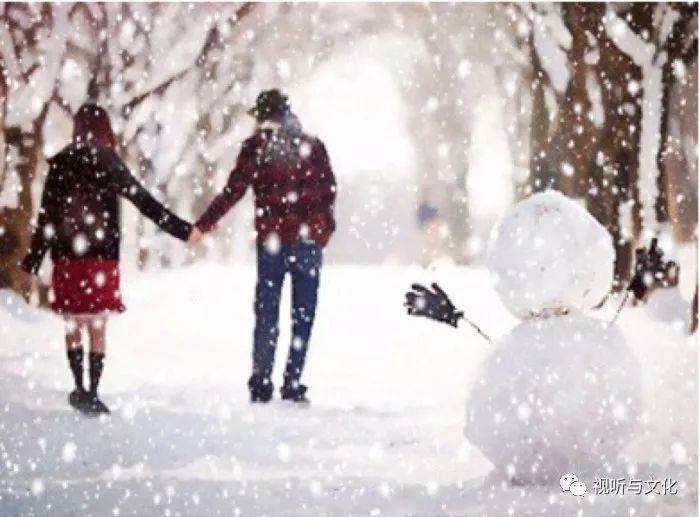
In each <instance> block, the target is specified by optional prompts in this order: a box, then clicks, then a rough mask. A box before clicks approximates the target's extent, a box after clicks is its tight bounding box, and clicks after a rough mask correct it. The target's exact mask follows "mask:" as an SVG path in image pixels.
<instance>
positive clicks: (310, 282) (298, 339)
mask: <svg viewBox="0 0 700 517" xmlns="http://www.w3.org/2000/svg"><path fill="white" fill-rule="evenodd" d="M322 261H323V249H322V248H321V246H319V245H318V244H314V243H305V242H299V243H296V244H291V245H283V246H281V248H280V249H279V251H278V252H277V253H272V252H270V251H268V250H266V249H265V247H264V246H260V245H259V246H258V283H257V286H256V288H255V332H254V336H253V339H254V345H253V375H254V376H258V378H261V379H265V380H269V379H270V376H271V375H272V369H273V367H274V361H275V349H276V348H277V337H278V336H279V312H280V296H281V293H282V285H283V283H284V277H285V275H286V274H287V273H289V274H290V275H291V277H292V343H291V346H290V348H289V356H288V358H287V367H286V369H285V372H284V383H285V386H288V387H296V386H297V385H298V384H299V379H300V377H301V372H302V370H303V369H304V361H305V359H306V351H307V349H308V346H309V337H310V336H311V327H312V326H313V323H314V316H315V314H316V301H317V294H318V285H319V277H320V274H321V265H322Z"/></svg>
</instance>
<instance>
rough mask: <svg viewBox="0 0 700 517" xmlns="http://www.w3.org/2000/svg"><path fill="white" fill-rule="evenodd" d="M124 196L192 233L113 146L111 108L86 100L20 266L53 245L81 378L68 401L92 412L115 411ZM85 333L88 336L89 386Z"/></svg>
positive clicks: (175, 229) (58, 297)
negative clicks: (105, 380)
mask: <svg viewBox="0 0 700 517" xmlns="http://www.w3.org/2000/svg"><path fill="white" fill-rule="evenodd" d="M119 197H125V198H127V199H128V200H129V201H131V202H132V203H133V204H134V205H135V206H136V208H138V209H139V210H140V211H141V213H143V214H144V215H145V216H146V217H148V218H149V219H151V220H152V221H153V222H155V223H156V224H157V225H158V226H160V227H161V228H162V229H163V230H164V231H166V232H168V233H170V234H171V235H173V236H175V237H177V238H178V239H181V240H183V241H185V240H187V239H188V238H189V237H190V235H191V233H192V225H190V223H188V222H186V221H183V220H182V219H180V218H179V217H177V216H176V215H175V214H173V213H171V212H170V211H169V210H168V209H166V208H165V207H164V206H163V205H161V204H160V203H159V202H158V201H157V200H156V199H155V198H153V196H151V195H150V194H149V193H148V191H146V190H145V189H144V188H143V187H142V186H141V185H140V184H139V182H138V181H137V180H136V179H135V178H134V177H133V176H132V175H131V173H130V172H129V170H128V169H127V167H126V166H125V165H124V163H123V162H122V161H121V160H120V159H119V157H118V156H117V154H116V153H115V136H114V133H113V131H112V126H111V123H110V120H109V116H108V115H107V112H106V111H105V110H104V109H102V108H101V107H99V106H97V105H94V104H85V105H83V106H82V107H81V108H80V109H79V110H78V113H77V114H76V116H75V119H74V131H73V141H72V142H71V144H70V145H68V146H67V147H66V148H64V149H63V150H62V151H61V152H59V153H58V154H57V155H55V156H54V157H52V158H51V159H50V160H49V173H48V176H47V178H46V183H45V184H44V191H43V194H42V199H41V208H40V209H39V217H38V220H37V225H36V228H35V230H34V234H33V236H32V242H31V248H30V250H29V253H28V254H27V256H26V257H25V259H24V261H23V264H22V267H23V269H24V270H25V271H27V272H29V273H31V274H36V273H37V272H38V270H39V267H40V266H41V262H42V260H43V258H44V255H45V254H46V253H47V252H48V251H50V253H51V259H52V261H53V263H54V268H53V275H52V279H51V287H52V291H53V301H52V303H51V307H52V309H53V310H54V311H55V312H57V313H59V314H62V315H63V316H64V317H65V320H66V348H67V354H68V362H69V365H70V369H71V372H72V374H73V377H74V380H75V390H73V392H72V393H71V394H70V395H69V402H70V404H71V405H72V406H73V407H75V408H77V409H79V410H82V411H85V412H88V413H108V412H109V410H108V409H107V406H105V405H104V403H103V402H102V401H101V400H100V399H99V397H98V395H97V387H98V385H99V382H100V376H101V375H102V369H103V366H104V360H105V330H106V323H107V315H108V314H109V313H113V312H122V311H123V310H124V306H123V305H122V299H121V290H120V285H119V241H120V225H121V221H120V210H119ZM83 333H85V334H87V335H88V336H89V340H90V355H89V372H90V384H89V387H88V388H87V389H85V387H84V385H83V354H84V352H83V345H82V335H83Z"/></svg>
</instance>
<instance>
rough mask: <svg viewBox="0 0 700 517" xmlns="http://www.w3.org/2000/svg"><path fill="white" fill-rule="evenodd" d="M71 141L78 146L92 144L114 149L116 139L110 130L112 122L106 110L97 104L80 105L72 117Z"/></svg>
mask: <svg viewBox="0 0 700 517" xmlns="http://www.w3.org/2000/svg"><path fill="white" fill-rule="evenodd" d="M73 123H74V125H73V143H74V144H75V145H78V146H86V145H87V146H92V147H100V148H104V147H106V148H109V149H112V150H114V148H115V146H116V142H117V139H116V137H115V136H114V131H112V123H111V122H110V120H109V115H108V114H107V111H106V110H105V109H104V108H102V107H100V106H98V105H97V104H92V103H87V104H83V105H82V106H80V109H79V110H78V113H76V114H75V117H74V118H73Z"/></svg>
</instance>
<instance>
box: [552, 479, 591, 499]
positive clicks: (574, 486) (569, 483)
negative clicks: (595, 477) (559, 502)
mask: <svg viewBox="0 0 700 517" xmlns="http://www.w3.org/2000/svg"><path fill="white" fill-rule="evenodd" d="M559 486H560V487H561V490H562V492H569V493H571V494H573V495H575V496H578V497H581V496H583V495H584V494H585V493H586V483H584V482H583V481H579V480H578V478H577V477H576V476H575V475H574V474H564V475H563V476H562V477H561V478H559Z"/></svg>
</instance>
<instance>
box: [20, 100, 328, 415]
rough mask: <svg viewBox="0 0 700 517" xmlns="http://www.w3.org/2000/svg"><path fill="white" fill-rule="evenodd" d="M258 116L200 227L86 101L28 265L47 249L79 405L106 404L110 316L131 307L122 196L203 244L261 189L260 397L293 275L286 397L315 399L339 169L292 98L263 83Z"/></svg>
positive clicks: (58, 161)
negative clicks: (158, 188)
mask: <svg viewBox="0 0 700 517" xmlns="http://www.w3.org/2000/svg"><path fill="white" fill-rule="evenodd" d="M248 113H249V114H251V115H252V116H254V117H255V119H256V121H257V126H256V129H255V131H254V133H253V135H252V136H251V137H249V138H248V139H247V140H245V141H244V142H243V145H242V147H241V151H240V153H239V155H238V159H237V161H236V165H235V167H234V169H233V170H232V172H231V174H230V176H229V178H228V181H227V182H226V185H225V187H224V188H223V190H222V192H221V193H220V194H219V195H217V196H216V197H215V198H214V199H213V200H212V202H211V204H210V205H209V207H208V208H207V209H206V211H205V212H204V214H202V216H201V217H200V218H199V220H198V221H197V222H196V223H195V224H194V225H193V224H191V223H188V222H186V221H184V220H182V219H181V218H179V217H178V216H177V215H175V214H173V213H172V212H170V211H169V210H168V209H167V208H165V207H164V206H163V205H162V204H161V203H159V202H158V201H157V200H156V199H155V198H154V197H153V196H151V194H150V193H149V192H148V191H147V190H145V189H144V188H143V187H142V186H141V184H140V183H139V182H138V181H137V180H136V179H135V178H134V177H133V176H132V174H131V173H130V172H129V170H128V169H127V167H126V165H125V164H124V163H123V162H122V160H121V159H120V158H119V156H118V155H117V154H116V138H115V135H114V133H113V131H112V127H111V123H110V120H109V116H108V115H107V112H106V111H105V110H104V109H103V108H101V107H99V106H97V105H95V104H85V105H83V106H82V107H81V108H80V109H79V110H78V113H77V114H76V116H75V120H74V131H73V141H72V142H71V143H70V144H69V145H68V146H67V147H66V148H64V149H63V150H62V151H61V152H59V153H58V154H57V155H55V156H54V157H52V158H51V159H49V173H48V176H47V178H46V182H45V185H44V190H43V194H42V200H41V207H40V210H39V216H38V219H37V224H36V227H35V229H34V233H33V236H32V241H31V247H30V250H29V253H28V254H27V256H26V258H25V259H24V261H23V264H22V267H23V269H24V270H25V271H27V272H28V273H31V274H37V272H38V271H39V268H40V266H41V263H42V261H43V258H44V256H45V255H46V253H47V252H50V254H51V259H52V261H53V263H54V269H53V274H52V279H51V286H52V291H53V300H52V303H51V307H52V309H53V310H54V311H55V312H57V313H59V314H61V315H63V316H64V318H65V320H66V335H65V338H66V350H67V356H68V363H69V366H70V370H71V372H72V375H73V378H74V381H75V389H74V390H73V391H72V392H71V394H70V395H69V402H70V404H71V405H72V406H73V407H75V408H77V409H79V410H81V411H84V412H87V413H93V414H100V413H107V412H109V410H108V408H107V406H106V405H105V404H104V403H103V402H102V401H101V400H100V398H99V396H98V393H97V389H98V386H99V382H100V377H101V375H102V370H103V367H104V362H105V345H106V342H105V341H106V340H105V335H106V324H107V316H108V314H110V313H113V312H121V311H123V310H124V306H123V304H122V299H121V288H120V279H119V277H120V275H119V247H120V235H121V229H120V227H121V221H120V209H119V198H120V197H125V198H127V199H128V200H129V201H131V202H132V203H133V204H134V205H135V206H136V208H138V209H139V211H141V213H142V214H143V215H145V216H146V217H148V218H149V219H151V220H152V221H153V222H155V223H156V224H157V225H158V226H159V227H160V228H161V229H162V230H163V231H166V232H168V233H169V234H171V235H173V236H174V237H177V238H178V239H180V240H183V241H187V242H188V244H190V245H195V244H197V242H198V241H199V240H200V239H201V238H202V235H203V234H204V233H207V232H209V231H211V230H212V229H213V228H214V227H215V226H216V224H217V223H218V221H219V220H220V219H221V218H222V217H223V216H224V215H225V214H226V213H227V212H228V211H229V210H230V209H231V208H232V207H233V205H234V204H235V203H236V202H237V201H238V200H239V199H240V198H241V197H242V196H243V195H244V194H245V191H246V190H247V188H248V187H249V186H250V187H251V188H252V189H253V192H254V195H255V229H256V232H257V284H256V289H255V303H254V308H255V329H254V335H253V371H252V375H251V377H250V379H249V380H248V389H249V391H250V399H251V401H252V402H268V401H270V400H271V399H272V396H273V392H274V386H273V383H272V379H271V376H272V370H273V364H274V355H275V349H276V345H277V337H278V334H279V329H278V321H279V308H280V307H279V303H280V297H281V291H282V285H283V283H284V278H285V276H286V275H287V273H289V274H290V276H291V278H292V344H291V346H290V350H289V355H288V359H287V364H286V368H285V372H284V379H283V385H282V387H281V389H280V394H281V397H282V398H283V399H285V400H291V401H294V402H306V401H307V397H306V386H304V385H303V384H301V382H300V380H301V374H302V371H303V368H304V363H305V359H306V352H307V348H308V343H309V338H310V335H311V328H312V326H313V321H314V315H315V312H316V304H317V293H318V287H319V279H320V272H321V266H322V261H323V248H324V247H325V245H326V244H327V243H328V240H329V239H330V237H331V235H332V233H333V231H334V229H335V222H334V218H333V204H334V202H335V190H336V185H335V178H334V175H333V171H332V169H331V166H330V161H329V159H328V154H327V152H326V149H325V147H324V145H323V143H322V142H321V141H320V140H319V139H317V138H314V137H312V136H309V135H307V134H306V133H304V132H303V130H302V128H301V125H300V123H299V121H298V119H297V117H296V116H295V115H294V113H293V112H292V111H291V109H290V106H289V101H288V99H287V97H286V96H285V95H283V94H282V93H281V92H280V91H278V90H267V91H263V92H261V93H260V95H258V98H257V101H256V104H255V106H254V107H253V108H252V109H251V110H250V111H249V112H248ZM83 334H86V335H87V336H88V338H89V343H90V347H89V348H90V352H89V355H88V371H89V379H90V383H89V385H88V387H87V388H86V387H85V386H84V383H83V375H84V374H83V368H84V351H83Z"/></svg>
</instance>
